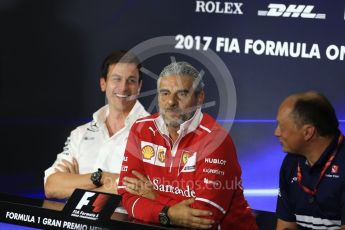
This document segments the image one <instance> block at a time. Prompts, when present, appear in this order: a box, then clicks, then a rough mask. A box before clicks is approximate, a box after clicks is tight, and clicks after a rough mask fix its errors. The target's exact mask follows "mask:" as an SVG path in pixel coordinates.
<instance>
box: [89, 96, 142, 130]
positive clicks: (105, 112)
mask: <svg viewBox="0 0 345 230" xmlns="http://www.w3.org/2000/svg"><path fill="white" fill-rule="evenodd" d="M145 115H148V113H146V111H145V109H144V107H143V106H142V104H141V103H140V102H139V101H138V100H137V101H136V102H135V104H134V106H133V108H132V109H131V111H130V112H129V114H128V116H127V117H126V119H125V126H132V125H133V123H134V122H135V121H136V120H137V119H138V118H139V117H141V116H145ZM108 116H109V104H107V105H105V106H103V107H102V108H100V109H99V110H97V111H96V112H95V113H94V114H93V119H94V120H95V121H96V122H97V123H105V120H106V118H107V117H108Z"/></svg>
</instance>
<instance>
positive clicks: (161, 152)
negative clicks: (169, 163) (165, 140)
mask: <svg viewBox="0 0 345 230" xmlns="http://www.w3.org/2000/svg"><path fill="white" fill-rule="evenodd" d="M158 160H159V161H160V162H162V163H164V162H165V151H164V149H160V150H158Z"/></svg>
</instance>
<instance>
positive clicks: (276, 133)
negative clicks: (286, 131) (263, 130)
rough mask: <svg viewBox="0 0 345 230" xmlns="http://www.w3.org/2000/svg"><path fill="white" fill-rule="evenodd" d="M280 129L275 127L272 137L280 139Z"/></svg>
mask: <svg viewBox="0 0 345 230" xmlns="http://www.w3.org/2000/svg"><path fill="white" fill-rule="evenodd" d="M280 134H281V133H280V128H279V127H278V126H277V127H276V129H275V130H274V135H275V136H276V137H280Z"/></svg>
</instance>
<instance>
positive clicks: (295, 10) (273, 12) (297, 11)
mask: <svg viewBox="0 0 345 230" xmlns="http://www.w3.org/2000/svg"><path fill="white" fill-rule="evenodd" d="M313 10H314V6H313V5H295V4H290V5H285V4H277V3H270V4H269V5H268V10H259V11H258V16H268V17H286V18H309V19H326V14H320V13H315V12H312V11H313Z"/></svg>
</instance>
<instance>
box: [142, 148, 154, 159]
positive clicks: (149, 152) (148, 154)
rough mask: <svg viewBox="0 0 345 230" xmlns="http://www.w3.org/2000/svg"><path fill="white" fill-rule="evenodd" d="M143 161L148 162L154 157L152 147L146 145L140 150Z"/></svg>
mask: <svg viewBox="0 0 345 230" xmlns="http://www.w3.org/2000/svg"><path fill="white" fill-rule="evenodd" d="M141 153H142V154H143V157H144V159H147V160H150V159H151V158H152V157H153V156H154V155H155V150H154V149H153V147H152V146H150V145H146V146H144V147H143V148H142V149H141Z"/></svg>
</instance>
